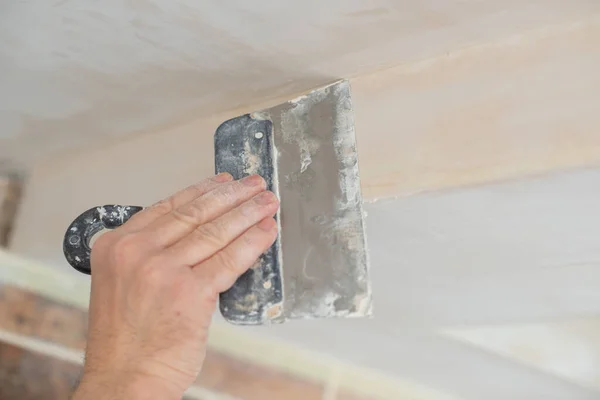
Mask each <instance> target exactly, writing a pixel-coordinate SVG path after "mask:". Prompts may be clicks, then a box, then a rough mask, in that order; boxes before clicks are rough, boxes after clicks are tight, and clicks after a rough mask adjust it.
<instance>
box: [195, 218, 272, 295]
mask: <svg viewBox="0 0 600 400" xmlns="http://www.w3.org/2000/svg"><path fill="white" fill-rule="evenodd" d="M276 238H277V223H276V222H275V220H274V219H273V218H272V217H268V218H265V219H263V220H262V221H261V222H260V223H258V224H257V225H254V226H253V227H251V228H250V229H249V230H247V231H246V232H245V233H243V234H242V235H241V236H240V237H238V238H237V239H235V240H234V241H233V242H231V244H229V246H227V247H225V248H224V249H223V250H221V251H219V252H218V253H216V254H215V255H213V256H212V257H211V258H209V259H208V260H206V261H205V262H203V263H202V264H200V265H197V266H195V267H194V272H195V273H196V274H197V276H198V277H199V278H200V279H201V280H202V281H203V282H204V283H205V284H209V285H210V286H211V288H212V289H214V290H215V292H216V293H221V292H224V291H225V290H227V289H229V288H230V287H231V286H232V285H233V284H234V282H235V281H236V279H237V278H238V277H239V276H240V275H242V274H243V273H244V272H246V270H247V269H248V268H250V267H251V266H252V265H253V264H254V263H255V262H256V260H257V259H258V257H260V255H261V254H263V253H264V252H265V251H267V250H268V249H269V247H271V245H272V244H273V243H274V242H275V239H276Z"/></svg>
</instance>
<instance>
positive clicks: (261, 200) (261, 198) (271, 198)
mask: <svg viewBox="0 0 600 400" xmlns="http://www.w3.org/2000/svg"><path fill="white" fill-rule="evenodd" d="M276 200H277V198H276V197H275V194H274V193H273V192H269V191H266V192H262V193H261V194H259V195H258V196H256V197H255V198H254V201H255V202H257V203H258V204H260V205H263V206H266V205H267V204H271V203H274V202H275V201H276Z"/></svg>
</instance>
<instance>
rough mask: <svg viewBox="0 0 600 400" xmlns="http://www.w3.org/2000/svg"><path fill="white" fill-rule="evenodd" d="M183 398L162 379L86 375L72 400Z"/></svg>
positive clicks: (167, 399)
mask: <svg viewBox="0 0 600 400" xmlns="http://www.w3.org/2000/svg"><path fill="white" fill-rule="evenodd" d="M182 397H183V392H182V391H181V390H178V389H177V388H175V387H174V386H173V385H170V384H168V383H167V382H166V381H164V380H162V379H160V378H155V377H147V376H139V375H131V376H128V375H127V374H123V375H120V376H104V375H99V374H93V373H86V374H84V375H83V377H82V379H81V382H80V384H79V386H78V387H77V389H76V390H75V393H74V395H73V399H72V400H105V399H106V400H150V399H164V400H180V399H181V398H182Z"/></svg>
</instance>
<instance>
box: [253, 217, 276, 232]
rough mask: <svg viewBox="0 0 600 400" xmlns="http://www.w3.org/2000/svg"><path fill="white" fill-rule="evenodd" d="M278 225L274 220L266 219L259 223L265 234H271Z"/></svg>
mask: <svg viewBox="0 0 600 400" xmlns="http://www.w3.org/2000/svg"><path fill="white" fill-rule="evenodd" d="M276 224H277V223H276V222H275V220H274V219H273V218H265V219H263V220H262V221H260V222H259V223H258V225H257V226H258V227H259V228H260V229H262V230H263V231H265V232H271V231H272V230H273V229H274V228H275V225H276Z"/></svg>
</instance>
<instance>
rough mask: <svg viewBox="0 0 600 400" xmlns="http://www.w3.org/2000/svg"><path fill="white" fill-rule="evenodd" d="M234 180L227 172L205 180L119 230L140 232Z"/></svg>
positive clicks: (151, 207)
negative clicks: (161, 218)
mask: <svg viewBox="0 0 600 400" xmlns="http://www.w3.org/2000/svg"><path fill="white" fill-rule="evenodd" d="M232 180H233V177H232V176H231V174H228V173H226V172H224V173H221V174H218V175H216V176H213V177H212V178H208V179H204V180H203V181H201V182H199V183H196V184H194V185H191V186H189V187H187V188H185V189H183V190H181V191H179V192H177V193H175V194H174V195H172V196H170V197H168V198H166V199H164V200H161V201H159V202H158V203H156V204H154V205H152V206H150V207H147V208H145V209H143V210H142V211H140V212H139V213H137V214H135V215H134V216H133V217H131V218H130V219H129V221H127V223H125V224H124V225H123V226H122V227H121V228H119V230H120V231H121V232H123V233H131V232H135V231H139V230H141V229H143V228H144V227H146V226H147V225H149V224H150V223H151V222H153V221H155V220H156V219H158V218H160V217H161V216H163V215H165V214H169V213H170V212H171V211H173V210H174V209H177V208H179V207H181V206H182V205H184V204H186V203H189V202H190V201H192V200H193V199H195V198H197V197H199V196H202V195H203V194H205V193H208V192H210V191H211V190H213V189H215V188H217V187H219V186H220V185H223V184H225V183H226V182H230V181H232Z"/></svg>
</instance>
